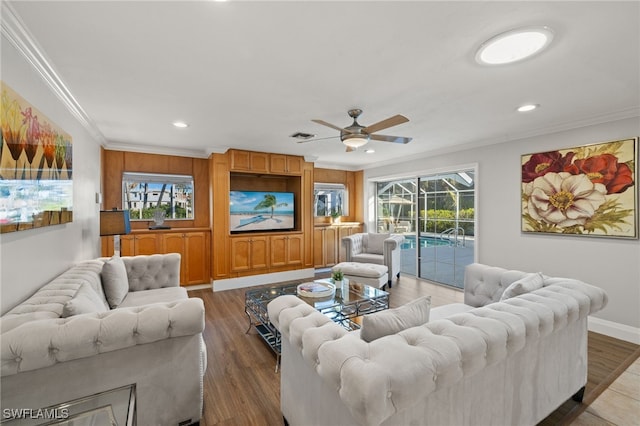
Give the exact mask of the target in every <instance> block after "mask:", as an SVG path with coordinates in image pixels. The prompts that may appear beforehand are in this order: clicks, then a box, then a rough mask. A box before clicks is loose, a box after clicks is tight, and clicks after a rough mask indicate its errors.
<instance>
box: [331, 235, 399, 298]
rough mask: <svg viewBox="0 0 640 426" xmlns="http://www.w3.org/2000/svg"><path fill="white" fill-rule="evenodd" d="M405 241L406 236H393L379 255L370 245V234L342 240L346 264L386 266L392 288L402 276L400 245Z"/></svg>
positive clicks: (385, 241)
mask: <svg viewBox="0 0 640 426" xmlns="http://www.w3.org/2000/svg"><path fill="white" fill-rule="evenodd" d="M371 235H380V234H371ZM403 241H404V236H402V235H399V234H391V235H389V237H388V238H387V239H385V240H384V243H383V247H382V253H377V252H376V250H373V249H372V248H371V247H370V245H369V234H367V233H357V234H353V235H349V236H347V237H344V238H342V245H343V246H344V248H345V253H346V262H360V263H372V264H377V265H385V266H386V267H387V273H388V282H387V283H388V284H389V286H391V285H392V284H393V283H392V281H393V280H394V279H395V278H397V277H399V276H400V245H401V244H402V242H403ZM372 250H373V251H374V252H372Z"/></svg>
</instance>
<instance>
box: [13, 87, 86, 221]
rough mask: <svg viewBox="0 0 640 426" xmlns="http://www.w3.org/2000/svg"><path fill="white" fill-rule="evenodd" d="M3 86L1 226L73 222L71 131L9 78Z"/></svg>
mask: <svg viewBox="0 0 640 426" xmlns="http://www.w3.org/2000/svg"><path fill="white" fill-rule="evenodd" d="M0 86H1V91H2V110H1V111H0V122H1V125H2V135H1V139H0V232H1V233H7V232H15V231H23V230H26V229H33V228H39V227H43V226H50V225H58V224H62V223H67V222H71V221H72V220H73V180H72V177H73V157H72V144H71V136H70V135H69V134H67V133H66V132H65V131H63V130H62V129H60V128H59V127H58V126H57V125H56V124H54V123H53V122H52V121H51V120H49V119H48V118H47V117H46V116H45V115H44V114H42V113H41V112H40V111H39V110H38V109H37V108H36V107H34V106H33V105H31V104H30V103H29V102H28V101H26V100H25V99H23V98H22V97H21V96H20V95H19V94H18V93H16V92H15V91H14V90H13V89H11V87H9V86H8V85H7V84H5V83H4V82H0Z"/></svg>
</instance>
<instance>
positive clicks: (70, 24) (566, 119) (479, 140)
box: [8, 0, 640, 169]
mask: <svg viewBox="0 0 640 426" xmlns="http://www.w3.org/2000/svg"><path fill="white" fill-rule="evenodd" d="M8 4H9V7H12V8H13V10H14V11H15V12H16V14H17V15H18V16H19V17H20V18H21V19H22V24H23V25H24V26H25V27H26V28H27V29H28V31H29V32H30V33H31V35H32V37H33V38H34V40H36V43H37V44H38V45H39V46H38V47H39V48H40V49H42V52H44V54H45V56H46V57H47V59H48V61H49V63H50V65H51V66H52V67H53V68H54V69H55V70H56V72H57V74H58V75H59V77H60V78H61V79H62V80H63V81H64V83H65V84H66V86H67V88H68V89H69V91H70V92H71V94H72V95H73V96H74V97H75V99H76V101H77V103H78V104H79V105H80V106H81V107H82V108H83V109H84V111H85V112H86V114H87V115H88V117H89V118H90V121H92V122H93V124H94V125H95V126H96V127H97V128H98V129H99V132H100V133H101V134H102V135H103V136H104V139H105V140H106V146H107V147H110V148H114V149H130V150H144V151H148V152H169V153H176V154H181V153H182V154H187V155H196V156H207V155H208V154H209V153H211V152H223V151H224V150H226V149H227V148H230V147H233V148H239V149H249V150H256V151H267V152H277V153H289V154H297V155H305V156H307V158H310V159H315V161H316V164H317V165H324V166H325V167H327V166H335V167H337V168H346V169H359V168H364V167H367V166H371V165H375V164H384V163H385V162H389V161H399V160H400V159H402V158H404V157H416V156H425V155H429V154H433V153H435V152H445V151H451V150H457V149H463V148H468V147H470V146H474V145H486V144H490V143H499V142H504V141H508V140H513V139H518V138H522V137H526V136H532V135H538V134H544V133H547V132H552V131H557V130H563V129H569V128H573V127H578V126H583V125H588V124H592V123H599V122H604V121H610V120H614V119H618V118H626V117H635V116H639V115H640V84H639V82H640V2H637V1H630V2H611V1H602V2H591V1H586V2H581V1H571V2H564V1H552V2H540V1H528V2H520V1H517V2H497V1H490V2H484V1H471V2H459V1H449V2H432V1H412V2H398V1H389V2H381V1H354V2H342V1H341V2H335V1H315V2H312V1H299V2H293V1H282V2H272V1H254V2H249V1H233V0H230V1H228V2H224V3H222V2H213V1H139V2H131V1H128V2H122V1H105V2H99V1H70V2H63V1H43V2H37V1H29V2H20V1H11V2H8ZM527 25H547V26H550V27H551V28H552V29H553V30H554V31H555V39H554V41H553V44H552V45H551V46H550V48H549V49H548V50H547V51H545V52H543V53H542V54H540V55H538V56H536V57H534V58H532V59H529V60H526V61H524V62H521V63H519V64H512V65H507V66H501V67H483V66H480V65H478V64H476V63H475V62H474V55H475V52H476V49H477V48H478V46H479V45H480V44H481V43H482V42H484V41H485V40H487V39H488V38H490V37H492V36H494V35H496V34H498V33H501V32H504V31H506V30H509V29H512V28H515V27H520V26H527ZM530 102H532V103H538V104H540V105H541V108H540V109H539V110H537V111H535V112H531V113H527V114H523V113H516V112H515V108H516V107H517V106H519V105H521V104H523V103H530ZM354 107H358V108H361V109H363V110H364V113H363V114H362V116H361V117H360V119H359V122H360V123H361V124H362V125H368V124H372V123H374V122H377V121H380V120H382V119H385V118H387V117H389V116H392V115H395V114H403V115H405V116H406V117H408V118H409V119H410V121H409V122H408V123H405V124H402V125H399V126H396V127H392V128H389V129H386V130H384V131H381V132H380V133H382V134H387V135H398V136H409V137H413V138H414V139H413V141H412V142H410V143H409V144H407V145H397V144H392V143H385V142H375V141H372V142H370V143H369V144H368V145H367V147H371V148H374V149H375V150H376V153H375V154H365V153H364V150H363V149H359V150H358V151H356V152H351V153H345V152H344V146H343V145H342V143H341V142H340V140H339V139H338V138H334V139H329V140H324V141H317V142H311V143H306V144H297V143H296V141H295V140H294V139H292V138H290V137H289V135H291V134H292V133H294V132H297V131H302V132H307V133H313V134H316V135H317V137H318V138H324V137H329V136H337V133H338V132H337V131H335V130H332V129H330V128H328V127H324V126H321V125H318V124H316V123H313V122H311V119H322V120H325V121H328V122H330V123H333V124H335V125H338V126H341V127H343V126H347V125H349V124H351V120H350V118H349V117H348V116H347V110H349V109H351V108H354ZM175 120H184V121H186V122H188V123H189V124H190V127H188V128H187V129H183V130H180V129H177V128H174V127H173V126H172V125H171V123H172V122H173V121H175ZM630 136H631V135H630Z"/></svg>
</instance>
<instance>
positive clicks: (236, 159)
mask: <svg viewBox="0 0 640 426" xmlns="http://www.w3.org/2000/svg"><path fill="white" fill-rule="evenodd" d="M230 156H231V166H230V168H231V170H241V171H246V172H248V171H249V170H251V159H250V158H249V151H236V150H231V151H230Z"/></svg>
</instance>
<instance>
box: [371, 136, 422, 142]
mask: <svg viewBox="0 0 640 426" xmlns="http://www.w3.org/2000/svg"><path fill="white" fill-rule="evenodd" d="M369 138H370V139H373V140H374V141H383V142H393V143H409V142H411V139H412V138H405V137H403V136H387V135H369Z"/></svg>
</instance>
